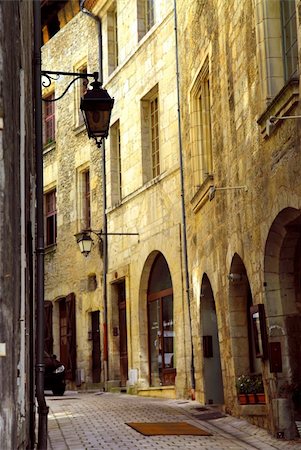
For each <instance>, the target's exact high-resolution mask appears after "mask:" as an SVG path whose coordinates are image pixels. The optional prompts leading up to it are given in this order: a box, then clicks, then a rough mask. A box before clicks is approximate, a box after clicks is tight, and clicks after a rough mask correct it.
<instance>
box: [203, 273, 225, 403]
mask: <svg viewBox="0 0 301 450" xmlns="http://www.w3.org/2000/svg"><path fill="white" fill-rule="evenodd" d="M200 312H201V314H200V317H201V330H200V331H201V337H202V341H203V343H202V344H203V377H204V397H205V404H212V403H215V404H223V403H224V389H223V379H222V369H221V360H220V349H219V337H218V326H217V316H216V309H215V301H214V295H213V291H212V287H211V283H210V281H209V278H208V276H207V274H206V273H204V275H203V278H202V285H201V301H200Z"/></svg>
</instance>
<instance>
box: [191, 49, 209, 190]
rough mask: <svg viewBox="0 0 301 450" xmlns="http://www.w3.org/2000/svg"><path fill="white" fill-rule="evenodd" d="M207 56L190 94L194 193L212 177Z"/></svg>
mask: <svg viewBox="0 0 301 450" xmlns="http://www.w3.org/2000/svg"><path fill="white" fill-rule="evenodd" d="M210 84H211V83H210V70H209V57H208V56H207V57H206V58H205V61H204V63H203V64H202V67H201V70H200V71H199V73H198V76H197V78H196V81H195V82H194V85H193V87H192V89H191V94H190V115H191V144H192V145H191V147H192V158H191V160H192V172H193V186H194V193H195V192H196V191H197V190H198V189H200V188H201V186H202V185H203V184H204V183H206V180H207V179H212V178H213V143H212V119H211V109H212V101H211V88H210Z"/></svg>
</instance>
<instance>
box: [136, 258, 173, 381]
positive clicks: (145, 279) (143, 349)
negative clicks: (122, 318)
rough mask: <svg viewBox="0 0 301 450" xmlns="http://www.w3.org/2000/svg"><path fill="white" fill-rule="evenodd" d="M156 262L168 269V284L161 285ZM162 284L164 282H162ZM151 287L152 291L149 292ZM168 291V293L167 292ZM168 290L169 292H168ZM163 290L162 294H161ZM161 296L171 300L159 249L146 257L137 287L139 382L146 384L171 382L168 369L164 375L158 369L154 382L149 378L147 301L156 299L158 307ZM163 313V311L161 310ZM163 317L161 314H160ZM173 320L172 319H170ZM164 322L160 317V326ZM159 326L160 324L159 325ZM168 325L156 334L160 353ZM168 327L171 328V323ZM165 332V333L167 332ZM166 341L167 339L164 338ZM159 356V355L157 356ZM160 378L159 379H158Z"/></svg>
mask: <svg viewBox="0 0 301 450" xmlns="http://www.w3.org/2000/svg"><path fill="white" fill-rule="evenodd" d="M158 262H160V265H161V266H162V268H163V272H164V271H165V270H166V271H168V275H169V276H168V279H169V280H168V283H167V284H168V286H165V285H161V284H162V283H161V282H160V270H157V269H158V267H157V265H158ZM154 278H157V281H158V282H157V283H156V282H155V280H154ZM163 284H164V283H163ZM150 289H151V291H152V292H149V291H150ZM156 290H158V292H159V295H158V299H156V298H155V297H156V294H157V292H155V291H156ZM167 291H168V293H167ZM169 291H170V292H169ZM162 292H163V294H162ZM162 298H168V301H173V296H172V280H171V274H170V270H169V266H168V263H167V261H166V259H165V257H164V255H163V254H162V253H161V252H159V251H153V252H152V253H151V254H150V255H149V256H148V258H147V260H146V262H145V264H144V267H143V270H142V275H141V282H140V289H139V327H140V378H141V379H140V383H141V384H144V385H146V386H148V385H149V384H150V383H151V384H152V385H154V384H171V383H170V381H168V380H167V378H168V373H167V372H168V370H165V371H163V372H164V374H163V375H164V376H163V375H162V374H161V372H162V370H161V369H160V370H159V371H160V377H159V376H158V380H156V382H154V376H153V379H151V360H152V357H151V355H152V354H153V353H152V352H153V349H152V343H151V333H149V328H150V329H153V327H150V326H149V320H150V319H149V314H150V313H149V312H148V305H149V304H150V303H149V302H150V301H151V302H155V301H157V300H158V308H162V306H160V304H161V305H162ZM161 315H162V313H161ZM163 315H164V312H163ZM162 317H163V316H162ZM172 322H173V319H172ZM163 323H164V317H163V319H162V324H161V328H162V327H163ZM159 328H160V326H159ZM167 328H168V326H167V325H166V324H165V325H164V330H163V329H162V330H161V334H160V333H159V334H158V341H159V340H160V341H162V349H161V348H160V352H159V353H160V354H161V351H163V353H162V355H164V351H165V345H166V343H164V342H165V337H166V336H165V334H166V333H167V332H168V333H169V334H170V331H169V330H167ZM169 328H173V323H171V325H170V327H169ZM168 333H167V334H168ZM172 339H173V331H172ZM166 341H167V339H166ZM159 358H160V356H159ZM172 361H174V358H172ZM160 364H162V365H163V366H165V365H167V364H166V360H165V358H163V359H162V362H161V363H160ZM161 375H162V376H161ZM159 378H160V380H159Z"/></svg>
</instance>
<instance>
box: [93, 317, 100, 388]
mask: <svg viewBox="0 0 301 450" xmlns="http://www.w3.org/2000/svg"><path fill="white" fill-rule="evenodd" d="M91 322H92V381H93V383H99V382H100V371H101V360H100V356H101V355H100V330H99V311H93V312H92V313H91Z"/></svg>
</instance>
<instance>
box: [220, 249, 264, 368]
mask: <svg viewBox="0 0 301 450" xmlns="http://www.w3.org/2000/svg"><path fill="white" fill-rule="evenodd" d="M228 278H229V312H230V333H231V344H232V353H233V361H234V370H235V375H236V376H240V375H250V374H261V373H262V364H261V359H260V358H257V357H256V353H257V352H256V348H255V339H254V336H253V332H254V328H253V325H252V322H251V314H250V307H251V306H252V305H253V298H252V292H251V288H250V283H249V280H248V276H247V272H246V268H245V265H244V263H243V261H242V259H241V258H240V256H239V255H238V254H237V253H235V254H234V256H233V258H232V263H231V268H230V273H229V275H228Z"/></svg>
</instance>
